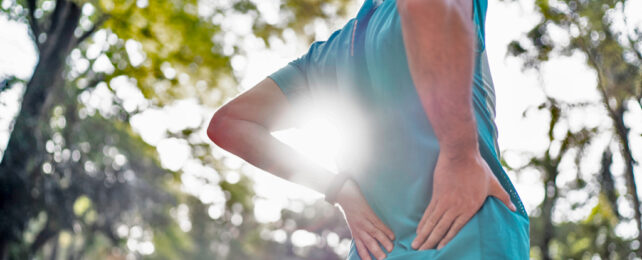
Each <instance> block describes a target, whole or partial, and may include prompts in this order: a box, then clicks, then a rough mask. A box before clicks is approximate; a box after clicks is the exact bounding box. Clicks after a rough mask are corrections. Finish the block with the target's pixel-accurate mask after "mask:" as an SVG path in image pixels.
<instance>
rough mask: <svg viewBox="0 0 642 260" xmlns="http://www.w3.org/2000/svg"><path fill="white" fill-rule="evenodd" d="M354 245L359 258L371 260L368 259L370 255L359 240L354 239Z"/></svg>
mask: <svg viewBox="0 0 642 260" xmlns="http://www.w3.org/2000/svg"><path fill="white" fill-rule="evenodd" d="M354 244H355V245H356V246H357V253H358V254H359V257H360V258H361V259H363V260H372V259H371V258H370V254H369V253H368V250H367V249H366V246H365V245H364V244H363V242H361V239H355V240H354Z"/></svg>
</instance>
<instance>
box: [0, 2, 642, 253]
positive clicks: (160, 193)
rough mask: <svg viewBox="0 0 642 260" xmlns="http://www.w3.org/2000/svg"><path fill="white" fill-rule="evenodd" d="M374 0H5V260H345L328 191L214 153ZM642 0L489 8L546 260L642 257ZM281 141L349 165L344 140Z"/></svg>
mask: <svg viewBox="0 0 642 260" xmlns="http://www.w3.org/2000/svg"><path fill="white" fill-rule="evenodd" d="M362 2H363V0H227V1H224V0H157V1H148V0H120V1H113V0H1V1H0V154H2V162H1V163H0V259H31V258H34V259H139V258H146V259H342V258H345V257H346V255H347V253H348V250H349V245H350V232H349V230H348V228H347V226H346V225H345V222H344V220H343V216H342V215H341V212H340V211H338V210H337V209H336V208H333V207H332V206H330V205H329V204H327V203H325V202H324V201H323V200H321V198H322V196H321V195H320V194H318V193H316V192H314V191H312V190H309V189H306V188H304V187H301V186H297V185H294V184H290V183H288V182H286V181H284V180H281V179H279V178H277V177H274V176H272V175H270V174H268V173H266V172H264V171H262V170H260V169H257V168H256V167H253V166H251V165H249V164H247V163H245V162H244V161H243V160H241V159H239V158H238V157H235V156H234V155H232V154H229V153H227V152H226V151H224V150H221V149H220V148H218V147H216V146H215V145H213V144H211V142H210V141H209V140H208V138H207V136H206V134H205V129H206V126H207V123H208V120H209V118H210V117H211V115H212V114H213V113H214V112H215V111H216V109H217V108H218V107H220V106H221V105H222V104H224V103H225V102H227V101H229V100H230V99H231V98H233V97H234V96H236V95H238V94H239V93H241V92H242V91H245V90H247V89H248V88H250V87H252V86H253V85H254V84H256V83H258V82H259V81H260V80H262V79H264V78H265V77H266V76H267V75H269V74H270V73H272V72H274V71H276V70H277V69H279V68H281V67H282V66H284V65H285V64H286V63H287V62H289V61H291V60H292V59H294V58H297V57H298V56H300V55H302V54H303V53H305V51H306V50H307V48H308V46H309V44H310V43H311V42H312V41H315V40H325V39H327V37H328V36H329V35H330V33H332V32H333V31H334V30H336V29H339V28H341V27H342V26H343V24H344V23H345V22H347V20H348V19H350V17H353V16H354V15H355V14H356V11H357V9H358V8H359V6H360V5H361V4H362ZM641 10H642V1H639V0H628V1H625V0H534V1H533V0H523V1H508V0H504V1H499V0H489V8H488V13H487V18H486V37H487V39H486V44H487V49H488V55H489V62H490V66H491V71H492V75H493V80H494V83H495V89H496V95H497V119H496V122H497V125H498V128H499V145H500V148H501V155H502V162H503V164H504V166H505V168H506V169H507V172H508V174H509V176H510V178H511V180H512V181H513V182H514V184H515V186H516V188H517V191H518V193H519V194H520V197H521V199H522V200H523V202H524V204H525V207H526V209H527V211H528V213H529V215H530V218H531V257H532V258H533V259H641V256H642V246H641V242H642V232H641V231H642V225H641V221H642V216H641V213H640V199H639V198H640V194H642V192H640V191H639V190H638V188H637V184H639V183H642V177H640V174H642V168H641V167H640V164H639V162H640V160H642V70H640V65H642V31H641V30H642V13H641V12H640V11H641ZM325 127H327V126H323V125H320V126H319V125H318V126H312V127H308V128H301V129H290V130H284V131H279V132H275V133H273V134H274V135H275V136H276V137H277V138H279V139H280V140H282V141H284V142H286V143H288V144H289V145H291V146H293V147H295V148H296V149H297V150H299V151H300V152H301V153H304V154H305V155H306V156H309V157H310V158H312V159H314V160H316V161H317V162H318V163H320V164H322V165H324V166H326V167H328V168H332V164H333V162H332V153H333V151H335V150H336V147H333V145H335V146H336V143H335V142H332V138H333V135H332V133H330V132H331V131H326V130H325V129H327V128H325Z"/></svg>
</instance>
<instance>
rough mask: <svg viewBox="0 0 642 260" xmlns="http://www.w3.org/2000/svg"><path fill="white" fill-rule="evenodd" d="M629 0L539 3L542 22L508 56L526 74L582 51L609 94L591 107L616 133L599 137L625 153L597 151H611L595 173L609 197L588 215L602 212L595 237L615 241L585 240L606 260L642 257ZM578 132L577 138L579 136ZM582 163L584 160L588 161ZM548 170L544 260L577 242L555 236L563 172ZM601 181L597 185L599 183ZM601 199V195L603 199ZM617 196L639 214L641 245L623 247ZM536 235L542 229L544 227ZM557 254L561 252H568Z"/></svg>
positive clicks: (639, 56) (636, 50) (640, 58)
mask: <svg viewBox="0 0 642 260" xmlns="http://www.w3.org/2000/svg"><path fill="white" fill-rule="evenodd" d="M628 2H629V1H626V0H599V1H582V0H562V1H555V2H554V3H553V2H552V1H547V0H535V5H536V11H537V12H538V13H539V14H540V15H541V20H540V21H539V23H537V24H536V25H535V26H534V27H533V28H532V30H530V31H529V32H528V34H527V35H526V36H525V37H524V38H523V39H519V40H515V41H513V42H512V43H511V44H509V46H508V53H509V54H510V55H513V56H516V57H518V58H520V59H521V60H522V61H523V62H524V63H523V65H524V69H533V68H534V69H536V68H539V67H540V66H541V65H542V64H543V63H545V62H547V61H549V60H551V59H553V58H555V57H557V56H571V55H573V54H576V53H579V54H581V55H582V56H584V57H585V58H586V64H587V65H588V67H589V68H591V69H592V70H593V71H594V72H595V73H596V75H597V82H596V83H597V84H596V86H595V87H596V88H597V90H598V91H599V93H600V95H601V100H600V102H599V103H598V104H588V105H592V106H599V107H601V108H603V109H604V111H605V114H606V116H607V117H608V118H609V119H610V122H611V123H610V127H609V128H608V129H595V130H597V131H598V132H599V134H606V135H610V136H611V138H610V140H612V141H613V142H614V143H616V144H618V146H619V148H618V149H616V150H617V153H612V147H611V146H607V147H598V148H594V149H603V150H604V152H603V160H602V169H601V170H600V172H597V173H595V174H593V175H592V176H593V178H595V179H597V180H599V184H600V190H601V192H600V195H599V196H600V200H599V203H598V205H596V206H595V208H594V212H593V213H592V214H591V216H588V219H587V221H589V222H590V221H591V219H595V218H594V216H595V215H596V214H597V215H602V217H603V220H604V221H606V222H602V221H595V222H592V223H593V227H592V228H593V229H594V231H595V232H593V233H592V232H588V234H590V235H594V236H598V235H600V236H606V237H608V238H609V239H607V243H604V241H597V240H595V237H593V238H591V237H590V236H586V237H584V239H589V241H591V243H593V244H592V245H593V246H594V247H585V251H586V252H583V253H585V256H586V255H590V254H591V253H596V254H598V255H600V256H602V257H604V258H610V257H611V256H612V255H614V254H615V255H619V256H620V257H625V256H627V255H628V254H629V253H630V251H629V250H630V248H635V249H634V251H635V254H637V255H638V256H639V255H642V247H641V246H640V245H641V244H642V215H641V213H640V199H639V196H638V189H637V186H636V183H635V172H634V166H635V165H636V163H637V160H636V159H635V158H634V155H633V153H632V152H631V145H632V144H631V134H632V133H631V132H630V126H629V125H628V124H627V122H626V121H625V115H626V114H627V111H628V110H629V108H630V107H631V106H640V105H641V104H642V71H641V70H640V65H642V45H641V40H642V32H641V31H640V28H636V27H634V26H633V25H630V24H629V23H628V21H627V16H626V14H625V13H624V10H625V9H626V6H627V3H628ZM555 32H561V33H562V34H563V36H561V38H562V40H553V39H555V37H557V38H560V37H559V35H553V34H554V33H555ZM567 105H570V107H577V109H581V107H582V106H574V104H567ZM575 105H577V104H575ZM547 108H548V109H549V110H550V111H551V113H553V112H555V111H558V112H559V105H556V106H548V107H547ZM570 109H573V108H569V110H570ZM553 128H554V124H551V126H550V130H551V131H552V130H553ZM571 134H572V135H576V134H579V132H577V133H571ZM596 136H598V135H597V134H595V135H593V136H586V137H587V139H586V142H591V140H594V139H596V138H597V137H596ZM548 152H550V151H547V153H548ZM560 154H561V152H560ZM616 155H617V156H621V158H623V159H624V166H625V167H624V168H625V172H624V173H625V182H626V186H627V194H626V195H620V194H617V193H616V192H615V191H614V186H613V174H612V173H611V170H610V167H611V163H612V159H611V158H612V157H613V156H616ZM577 160H578V161H580V160H582V158H578V159H577ZM544 165H546V167H545V168H546V169H547V170H545V171H544V172H545V175H546V176H547V177H546V178H547V181H546V182H545V185H546V187H547V188H546V189H545V190H546V191H547V192H546V193H547V196H546V198H545V199H544V202H543V205H542V207H543V208H544V209H545V210H543V211H541V212H540V216H539V217H538V218H541V219H542V221H543V222H544V223H547V224H545V225H544V226H545V228H544V229H542V230H541V232H543V233H542V234H537V235H541V236H542V238H541V239H538V240H537V241H538V242H537V244H536V246H537V247H538V248H539V249H540V251H541V252H542V254H543V255H542V257H543V258H544V259H550V258H556V257H557V256H555V255H552V254H551V253H550V251H549V247H551V246H553V245H554V244H555V245H557V247H558V248H559V247H560V246H559V245H558V244H556V243H554V242H556V241H557V242H558V243H560V244H565V242H569V241H568V240H567V239H568V237H567V236H566V234H565V233H563V230H562V229H558V228H555V231H557V232H553V228H552V226H551V224H550V223H551V212H552V211H551V209H552V207H553V206H552V205H551V203H553V201H554V200H555V199H556V198H557V196H558V195H557V192H553V194H555V195H554V196H553V197H550V198H549V196H548V191H549V189H550V190H553V191H556V190H557V188H558V187H557V185H556V183H555V176H556V172H557V171H558V169H557V167H556V164H555V163H552V164H544ZM578 165H579V164H578ZM578 168H579V167H578ZM595 179H594V180H589V181H595ZM594 195H596V196H597V194H594ZM617 196H625V197H624V198H625V199H626V200H628V201H629V202H630V203H631V207H632V209H633V211H634V217H633V220H634V221H635V223H636V224H637V229H638V234H637V239H636V240H637V241H636V242H635V243H633V244H630V243H631V241H627V243H623V242H622V239H621V238H618V237H617V236H616V235H615V234H614V233H613V230H612V229H613V228H614V226H615V224H616V223H619V222H620V221H625V220H626V218H623V217H622V216H621V215H620V214H619V213H618V209H617V205H616V204H615V203H616V200H617V198H616V197H617ZM610 220H614V221H615V223H611V222H610ZM587 223H588V222H587ZM609 223H610V224H609ZM604 227H608V228H607V230H602V228H604ZM535 230H537V231H538V232H539V229H535ZM598 230H599V231H598ZM553 233H555V234H553ZM585 235H586V234H585ZM568 244H569V245H570V244H572V243H570V242H569V243H568ZM589 244H590V243H589ZM626 244H630V245H631V246H628V245H626ZM634 244H637V246H634ZM557 251H558V252H560V250H557ZM564 254H566V253H564ZM576 256H579V255H576ZM560 257H562V256H560ZM568 257H570V256H568Z"/></svg>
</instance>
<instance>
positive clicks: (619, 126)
mask: <svg viewBox="0 0 642 260" xmlns="http://www.w3.org/2000/svg"><path fill="white" fill-rule="evenodd" d="M625 111H626V109H625V108H624V105H622V104H621V105H620V106H618V108H617V110H616V111H614V113H612V114H611V115H612V117H613V122H614V123H615V132H616V134H617V136H618V138H619V139H620V148H621V151H622V157H624V162H625V164H626V172H625V174H626V185H627V187H628V189H627V190H628V193H629V195H630V196H631V198H632V199H633V210H634V212H635V223H636V224H637V226H638V237H637V239H638V241H639V242H640V245H642V214H640V198H639V197H638V188H637V186H636V184H635V174H634V172H633V167H634V165H635V159H633V153H632V152H631V146H630V142H629V128H628V127H627V126H626V124H624V112H625ZM637 253H638V255H642V246H640V247H638V249H637Z"/></svg>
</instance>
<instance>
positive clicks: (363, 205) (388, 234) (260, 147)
mask: <svg viewBox="0 0 642 260" xmlns="http://www.w3.org/2000/svg"><path fill="white" fill-rule="evenodd" d="M286 110H291V108H290V107H289V103H288V100H287V98H286V96H285V95H284V93H283V92H282V91H281V90H280V89H279V87H278V85H277V84H276V83H275V82H274V81H273V80H272V79H271V78H266V79H264V80H263V81H261V82H260V83H259V84H258V85H256V86H254V87H252V88H251V89H250V90H248V91H246V92H244V93H242V94H241V95H239V96H238V97H236V98H234V99H233V100H232V101H230V102H228V103H227V104H225V105H224V106H223V107H221V108H220V109H219V110H218V111H217V112H216V113H215V114H214V116H212V120H211V121H210V125H209V127H208V129H207V135H208V136H209V138H210V139H211V140H212V141H213V142H214V143H215V144H217V145H218V146H220V147H221V148H223V149H225V150H227V151H229V152H231V153H232V154H234V155H236V156H239V157H241V158H242V159H243V160H245V161H247V162H248V163H250V164H252V165H254V166H256V167H258V168H261V169H263V170H265V171H267V172H269V173H271V174H274V175H276V176H278V177H281V178H283V179H285V180H288V181H290V182H293V183H296V184H299V185H303V186H306V187H308V188H311V189H314V190H316V191H318V192H321V193H323V192H324V191H325V190H326V188H327V186H328V185H329V184H330V181H331V180H332V173H330V172H328V171H327V170H325V169H323V168H322V167H320V166H319V165H317V164H315V163H313V162H311V161H310V160H308V159H307V158H304V157H303V156H301V155H300V154H299V153H297V152H296V151H295V150H294V149H292V148H290V147H289V146H287V145H286V144H284V143H282V142H281V141H279V140H278V139H276V138H274V136H272V135H271V134H270V133H271V132H272V131H276V130H278V129H284V128H288V127H292V126H295V122H294V120H293V119H292V118H285V117H284V116H285V115H286V113H285V111H286ZM336 201H337V203H338V204H339V205H340V206H341V209H342V210H343V215H344V216H345V219H346V222H347V224H348V227H349V229H350V233H351V235H352V237H353V239H354V241H355V245H356V247H357V252H358V253H359V256H361V258H362V259H364V260H369V259H371V258H370V254H372V255H374V256H375V257H376V258H377V259H383V258H384V257H385V256H386V253H385V252H383V250H382V249H381V247H380V246H379V244H381V245H383V246H384V247H385V248H386V250H388V251H392V249H393V247H394V244H393V243H392V240H393V239H395V235H394V233H393V232H392V230H391V229H390V228H388V227H387V226H386V225H385V224H384V223H383V222H382V221H381V219H379V217H378V216H377V215H376V214H375V213H374V211H372V209H371V208H370V205H369V204H368V202H367V200H366V199H365V197H363V194H361V190H360V189H359V186H358V185H357V183H355V182H353V181H352V180H348V181H346V182H345V183H344V184H343V185H342V186H341V188H340V189H339V191H338V192H337V199H336Z"/></svg>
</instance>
